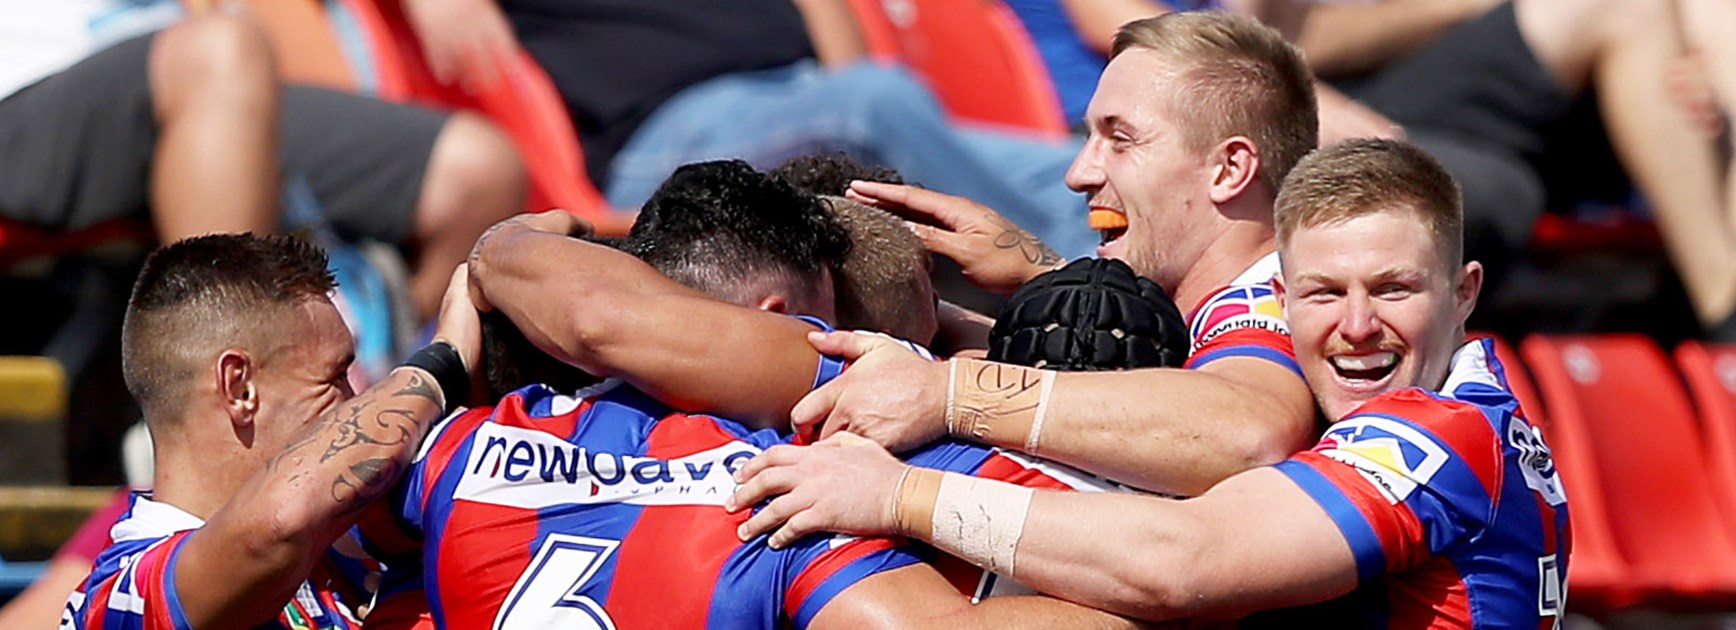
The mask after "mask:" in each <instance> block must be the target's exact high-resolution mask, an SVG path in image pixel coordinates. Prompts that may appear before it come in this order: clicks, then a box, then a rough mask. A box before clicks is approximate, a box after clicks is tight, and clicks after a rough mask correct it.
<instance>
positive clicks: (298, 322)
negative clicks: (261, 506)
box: [253, 297, 356, 458]
mask: <svg viewBox="0 0 1736 630" xmlns="http://www.w3.org/2000/svg"><path fill="white" fill-rule="evenodd" d="M286 311H287V312H286V313H285V314H283V315H281V316H279V317H278V321H277V322H276V324H277V326H275V327H273V328H272V329H271V330H272V332H271V335H272V336H274V337H277V338H278V341H279V345H277V347H276V348H275V349H274V350H273V351H271V352H270V353H268V354H266V355H265V356H264V357H261V358H260V359H259V363H258V367H257V373H256V375H255V377H254V379H255V380H254V385H255V386H256V387H258V388H259V401H260V407H259V413H258V416H257V417H258V418H260V419H261V421H257V422H255V423H254V426H255V431H256V433H255V435H256V437H257V438H259V439H262V440H265V443H266V444H267V445H268V446H269V448H263V449H261V448H254V449H253V451H254V452H256V453H260V454H261V457H262V458H263V457H265V456H269V455H272V454H275V453H276V452H278V451H280V450H281V449H282V448H283V447H284V446H287V445H288V444H289V442H290V440H291V438H293V437H294V436H295V435H297V434H299V433H301V432H302V430H303V427H305V426H306V425H307V424H309V423H312V422H314V421H315V420H317V419H318V418H319V417H320V416H322V415H324V414H325V413H326V412H327V411H330V410H331V409H332V408H334V407H336V406H337V405H338V404H339V403H342V402H343V401H345V400H349V399H350V398H351V397H353V396H355V395H356V393H355V390H353V389H351V387H350V381H349V370H350V364H351V363H352V362H354V361H355V357H356V353H355V340H354V338H352V337H351V336H350V331H349V328H347V327H345V326H344V320H343V317H342V316H340V315H338V309H337V308H336V307H334V306H332V303H331V300H327V299H325V298H323V297H321V298H312V299H307V300H303V301H302V302H301V303H300V304H297V305H296V306H295V307H293V308H291V309H286Z"/></svg>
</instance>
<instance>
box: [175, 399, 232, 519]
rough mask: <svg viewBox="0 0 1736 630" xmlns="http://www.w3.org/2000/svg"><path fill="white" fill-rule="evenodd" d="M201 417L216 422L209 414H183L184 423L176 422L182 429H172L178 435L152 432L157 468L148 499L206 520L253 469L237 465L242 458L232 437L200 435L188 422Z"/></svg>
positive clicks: (226, 423)
mask: <svg viewBox="0 0 1736 630" xmlns="http://www.w3.org/2000/svg"><path fill="white" fill-rule="evenodd" d="M201 420H204V421H206V422H205V424H206V425H212V426H216V425H215V423H216V422H218V420H217V419H211V418H203V419H202V418H182V419H181V422H183V424H180V425H178V426H179V427H181V428H182V430H181V431H177V432H175V433H177V435H163V433H167V432H152V435H151V437H152V440H153V442H154V443H153V451H154V453H153V456H154V460H155V465H156V470H155V472H154V474H153V484H152V485H153V487H152V490H151V499H152V500H153V501H157V502H159V503H166V504H169V505H173V506H175V507H177V508H180V509H181V510H182V511H185V512H187V513H188V514H192V515H193V516H197V517H199V518H201V519H207V520H208V519H210V518H211V515H212V514H214V513H216V512H217V508H220V507H222V506H223V504H224V503H226V502H228V500H229V497H230V495H233V494H234V493H235V489H236V488H238V487H240V485H241V482H242V481H243V480H245V479H246V478H247V476H248V475H250V474H252V472H253V471H252V470H250V469H244V468H245V467H243V466H241V465H240V463H241V461H243V460H244V458H239V457H236V456H235V454H234V451H235V450H236V449H237V446H236V445H235V444H234V443H233V440H231V441H230V442H229V443H223V442H222V441H221V440H216V439H211V438H208V437H205V436H201V435H199V432H198V431H196V430H194V429H195V425H193V424H191V423H192V422H199V421H201ZM222 422H223V424H222V425H221V426H225V427H226V426H227V425H228V419H227V418H224V419H222Z"/></svg>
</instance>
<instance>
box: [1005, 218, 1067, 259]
mask: <svg viewBox="0 0 1736 630" xmlns="http://www.w3.org/2000/svg"><path fill="white" fill-rule="evenodd" d="M992 220H993V222H994V224H995V226H996V227H999V228H1000V229H1001V233H1000V235H999V236H996V237H995V247H996V248H998V249H1015V248H1016V249H1018V250H1019V253H1020V254H1021V255H1023V256H1024V257H1025V262H1028V263H1031V264H1033V265H1040V266H1043V267H1053V266H1055V265H1057V264H1060V262H1061V255H1060V254H1057V253H1055V250H1053V249H1050V248H1049V246H1048V245H1047V244H1044V243H1043V241H1041V240H1039V239H1038V238H1037V237H1036V236H1033V235H1032V234H1031V233H1030V232H1026V231H1024V230H1022V229H1019V226H1017V225H1013V223H1012V222H1011V221H1008V220H1006V219H1005V218H1001V217H995V218H994V219H992Z"/></svg>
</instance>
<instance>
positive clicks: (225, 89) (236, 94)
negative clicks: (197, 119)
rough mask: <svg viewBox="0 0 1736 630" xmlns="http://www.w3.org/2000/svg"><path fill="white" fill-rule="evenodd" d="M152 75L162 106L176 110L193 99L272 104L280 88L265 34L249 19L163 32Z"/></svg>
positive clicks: (207, 18)
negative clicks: (261, 101)
mask: <svg viewBox="0 0 1736 630" xmlns="http://www.w3.org/2000/svg"><path fill="white" fill-rule="evenodd" d="M150 72H151V77H150V78H151V85H152V92H153V94H154V95H155V96H156V98H157V101H158V103H159V105H160V106H166V107H168V108H171V109H172V108H173V107H174V105H176V104H179V103H182V102H185V101H187V100H188V99H191V98H212V99H222V100H223V101H224V102H226V103H229V104H231V105H233V106H236V107H242V106H246V105H247V104H248V103H250V102H255V101H259V100H260V99H266V100H264V101H263V102H270V100H269V99H274V98H275V95H276V89H277V83H278V81H277V70H276V60H275V58H274V57H273V56H272V49H271V41H270V40H269V39H268V38H267V37H266V35H265V32H264V31H263V30H261V29H260V28H259V26H258V25H256V24H254V23H253V22H251V21H249V20H247V19H245V18H241V17H237V16H232V15H227V14H224V13H219V12H213V13H209V14H206V15H202V16H199V17H195V18H191V19H188V20H186V21H184V22H181V23H179V24H176V25H175V26H172V27H169V28H168V29H165V30H163V31H162V32H161V33H158V34H157V38H156V40H155V42H153V44H152V46H151V59H150Z"/></svg>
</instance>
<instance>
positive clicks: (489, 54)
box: [404, 0, 518, 92]
mask: <svg viewBox="0 0 1736 630" xmlns="http://www.w3.org/2000/svg"><path fill="white" fill-rule="evenodd" d="M404 14H405V17H406V18H408V19H409V22H410V26H411V28H412V29H414V30H415V32H416V38H417V39H418V40H420V41H421V43H422V56H423V57H424V58H426V59H427V61H428V69H429V70H431V71H433V73H434V78H435V79H436V80H438V81H440V83H442V84H444V85H452V84H454V83H457V84H461V85H463V86H464V88H465V89H467V90H470V91H472V92H474V91H476V90H478V89H480V88H482V87H484V86H487V85H490V84H492V83H493V82H494V81H495V80H497V79H498V78H499V77H500V73H501V69H502V68H504V67H505V65H506V62H507V61H508V60H509V59H511V58H512V56H513V55H515V54H517V52H518V39H517V38H515V37H514V36H513V34H512V27H511V26H510V25H509V24H507V21H506V15H505V14H503V13H501V11H500V7H498V6H495V4H494V2H493V1H492V0H405V1H404Z"/></svg>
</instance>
